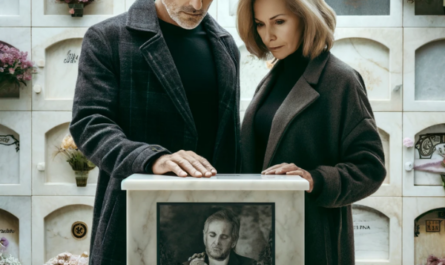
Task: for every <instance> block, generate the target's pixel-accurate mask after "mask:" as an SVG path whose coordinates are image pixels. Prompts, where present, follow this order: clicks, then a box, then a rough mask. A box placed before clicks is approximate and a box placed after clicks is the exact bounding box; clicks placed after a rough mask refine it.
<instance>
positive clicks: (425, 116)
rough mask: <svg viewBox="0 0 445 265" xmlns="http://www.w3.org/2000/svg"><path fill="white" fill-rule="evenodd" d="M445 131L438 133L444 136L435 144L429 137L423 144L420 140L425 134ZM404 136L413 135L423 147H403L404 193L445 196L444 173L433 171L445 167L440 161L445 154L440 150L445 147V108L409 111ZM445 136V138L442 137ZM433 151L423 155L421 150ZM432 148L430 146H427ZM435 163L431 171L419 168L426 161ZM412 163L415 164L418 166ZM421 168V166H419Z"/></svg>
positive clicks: (409, 136) (415, 142)
mask: <svg viewBox="0 0 445 265" xmlns="http://www.w3.org/2000/svg"><path fill="white" fill-rule="evenodd" d="M431 133H434V134H444V136H437V137H435V138H440V139H438V140H437V141H436V140H434V141H433V142H432V145H431V146H430V145H429V141H427V142H425V144H422V143H423V142H424V141H421V142H419V138H420V137H421V135H425V134H431ZM403 134H404V136H403V138H406V137H408V138H410V139H412V140H413V141H414V144H415V145H416V144H417V143H419V147H420V149H418V148H417V147H416V146H414V147H411V148H407V147H403V164H404V166H405V169H404V170H403V195H404V196H445V189H444V187H443V186H442V178H441V174H440V173H430V172H431V170H433V171H434V170H439V171H438V172H440V171H445V168H444V167H443V166H441V164H440V161H441V160H443V159H444V158H443V157H442V156H441V155H440V151H442V152H443V151H444V148H445V114H444V113H443V112H405V113H404V114H403ZM442 138H443V139H442ZM434 148H435V149H436V150H435V151H432V152H431V154H430V155H429V156H423V155H422V157H421V156H420V154H421V153H420V152H419V150H421V151H422V153H426V152H427V151H428V150H434ZM427 149H428V150H427ZM435 161H437V162H438V163H435V165H431V166H430V167H428V170H429V171H425V170H420V169H419V170H417V169H418V166H420V165H425V164H426V163H434V162H435ZM409 164H411V165H413V166H415V167H414V169H412V167H409ZM416 168H417V169H416Z"/></svg>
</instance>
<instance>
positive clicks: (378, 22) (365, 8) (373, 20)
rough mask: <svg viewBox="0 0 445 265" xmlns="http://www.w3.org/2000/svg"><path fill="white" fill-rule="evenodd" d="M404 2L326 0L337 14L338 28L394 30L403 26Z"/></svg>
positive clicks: (390, 0) (395, 0) (385, 0)
mask: <svg viewBox="0 0 445 265" xmlns="http://www.w3.org/2000/svg"><path fill="white" fill-rule="evenodd" d="M403 1H404V0H380V1H375V0H326V3H327V4H328V5H329V6H331V7H332V8H333V9H334V10H335V12H336V14H337V27H338V28H386V27H393V28H394V27H401V26H402V5H403ZM405 1H406V0H405Z"/></svg>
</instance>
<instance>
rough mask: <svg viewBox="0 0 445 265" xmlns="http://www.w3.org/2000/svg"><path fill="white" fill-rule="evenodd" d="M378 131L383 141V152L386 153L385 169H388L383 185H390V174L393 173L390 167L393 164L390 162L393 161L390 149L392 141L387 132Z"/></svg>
mask: <svg viewBox="0 0 445 265" xmlns="http://www.w3.org/2000/svg"><path fill="white" fill-rule="evenodd" d="M378 131H379V136H380V139H381V140H382V145H383V152H384V154H385V168H386V172H387V174H386V178H385V180H384V181H383V183H386V184H388V183H389V182H390V174H389V172H391V169H390V165H391V162H390V159H391V153H390V148H389V146H390V145H389V141H390V136H389V134H388V133H387V132H385V131H384V130H383V129H380V128H379V129H378Z"/></svg>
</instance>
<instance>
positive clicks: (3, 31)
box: [0, 1, 32, 110]
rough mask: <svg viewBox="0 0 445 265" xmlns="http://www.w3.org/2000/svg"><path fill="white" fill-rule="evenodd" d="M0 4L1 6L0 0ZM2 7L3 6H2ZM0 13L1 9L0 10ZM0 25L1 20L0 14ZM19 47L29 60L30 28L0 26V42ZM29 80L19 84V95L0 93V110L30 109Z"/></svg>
mask: <svg viewBox="0 0 445 265" xmlns="http://www.w3.org/2000/svg"><path fill="white" fill-rule="evenodd" d="M0 6H2V4H1V1H0ZM2 7H3V6H2ZM0 13H1V11H0ZM0 25H3V24H2V22H1V16H0ZM2 42H3V43H4V44H6V45H8V46H12V47H14V48H17V49H19V50H20V51H22V52H27V53H28V59H29V60H31V29H30V28H10V27H8V28H1V27H0V43H2ZM31 87H32V86H31V81H28V82H27V86H25V85H23V84H22V85H20V91H19V95H18V97H17V95H12V96H13V97H8V98H6V97H3V96H1V95H0V110H31Z"/></svg>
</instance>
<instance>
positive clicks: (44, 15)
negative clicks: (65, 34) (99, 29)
mask: <svg viewBox="0 0 445 265" xmlns="http://www.w3.org/2000/svg"><path fill="white" fill-rule="evenodd" d="M68 11H69V7H68V5H67V4H63V3H60V2H59V1H57V0H40V1H32V25H33V26H36V27H89V26H92V25H94V24H96V23H99V22H100V21H103V20H105V19H108V18H111V17H113V16H116V15H118V14H121V13H123V12H124V11H125V0H95V1H94V2H93V3H91V4H90V5H88V6H86V7H85V10H84V16H83V17H71V15H70V14H69V13H68Z"/></svg>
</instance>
